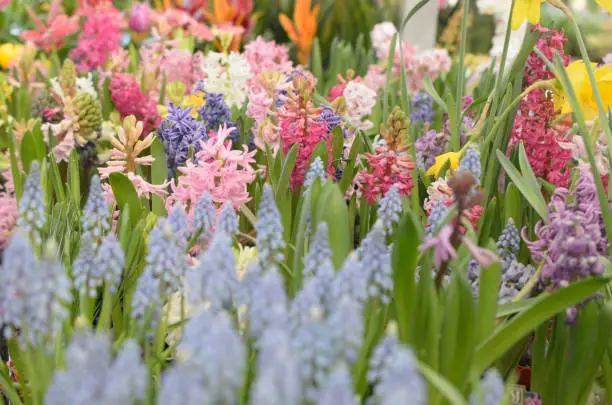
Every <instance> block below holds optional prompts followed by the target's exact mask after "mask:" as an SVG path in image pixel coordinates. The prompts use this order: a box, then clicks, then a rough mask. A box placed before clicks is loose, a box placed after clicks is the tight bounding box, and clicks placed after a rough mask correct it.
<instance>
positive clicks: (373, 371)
mask: <svg viewBox="0 0 612 405" xmlns="http://www.w3.org/2000/svg"><path fill="white" fill-rule="evenodd" d="M399 348H400V343H399V340H398V339H397V324H396V323H395V321H392V322H390V323H389V325H388V326H387V330H386V332H385V336H384V337H383V338H382V339H381V340H380V342H379V343H378V345H377V346H376V348H375V349H374V352H373V353H372V356H371V357H370V367H369V369H368V375H367V377H368V381H369V382H370V383H371V384H377V383H378V382H379V381H380V380H381V379H382V376H383V370H384V369H385V368H386V367H387V364H388V363H389V362H390V361H391V359H392V357H393V356H394V355H395V353H397V351H398V350H399Z"/></svg>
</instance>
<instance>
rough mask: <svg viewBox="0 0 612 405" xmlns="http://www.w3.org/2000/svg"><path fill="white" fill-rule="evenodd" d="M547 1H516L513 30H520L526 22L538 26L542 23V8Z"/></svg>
mask: <svg viewBox="0 0 612 405" xmlns="http://www.w3.org/2000/svg"><path fill="white" fill-rule="evenodd" d="M544 1H545V0H516V2H515V3H514V12H513V13H512V29H513V30H518V29H519V28H521V25H523V22H524V21H525V20H527V21H529V23H530V24H533V25H536V24H538V23H539V22H540V6H541V5H542V3H544Z"/></svg>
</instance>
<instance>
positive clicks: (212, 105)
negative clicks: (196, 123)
mask: <svg viewBox="0 0 612 405" xmlns="http://www.w3.org/2000/svg"><path fill="white" fill-rule="evenodd" d="M205 101H206V103H205V104H204V105H203V106H202V108H200V109H199V110H198V113H199V114H200V117H201V118H202V120H204V121H206V133H207V134H208V133H210V131H217V130H219V127H220V126H222V125H226V126H227V127H228V128H232V127H237V124H236V123H235V122H232V112H231V110H230V109H229V107H228V106H227V104H226V103H225V99H224V97H223V94H221V93H206V97H205ZM239 137H240V131H234V132H232V134H231V135H230V136H229V138H228V139H231V140H232V142H233V143H236V142H238V138H239Z"/></svg>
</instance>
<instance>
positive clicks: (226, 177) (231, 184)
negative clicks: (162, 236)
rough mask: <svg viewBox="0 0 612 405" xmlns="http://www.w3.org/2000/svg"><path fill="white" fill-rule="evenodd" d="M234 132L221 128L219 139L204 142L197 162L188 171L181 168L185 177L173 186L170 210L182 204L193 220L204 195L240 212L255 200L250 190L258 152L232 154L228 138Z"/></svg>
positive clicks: (188, 166) (191, 163)
mask: <svg viewBox="0 0 612 405" xmlns="http://www.w3.org/2000/svg"><path fill="white" fill-rule="evenodd" d="M234 130H235V128H228V127H226V126H223V127H221V128H220V129H219V131H218V132H217V135H216V136H215V137H211V138H210V139H209V140H208V141H206V142H202V150H201V151H199V152H198V153H196V158H197V160H196V162H192V161H188V162H187V164H186V165H185V166H184V167H179V169H178V170H179V171H180V172H181V174H182V175H181V176H179V178H178V181H177V182H176V183H173V184H172V186H171V187H172V193H171V194H170V196H169V197H168V199H167V200H166V207H167V208H168V209H170V208H171V207H172V206H174V204H175V203H180V204H182V206H183V207H184V208H185V210H186V211H187V212H188V214H189V216H190V217H191V216H192V215H193V211H192V207H194V206H195V205H196V203H197V202H198V201H199V200H200V198H201V197H202V194H203V193H204V192H207V193H208V194H210V196H211V198H212V200H213V201H214V202H215V203H217V205H218V206H221V205H222V204H223V203H224V202H230V203H232V204H233V206H234V207H235V208H238V207H240V205H242V204H244V203H246V202H248V201H249V200H250V199H251V197H250V195H249V192H248V191H247V186H248V185H249V184H250V183H251V182H253V180H255V170H254V169H253V167H252V164H253V163H255V159H253V156H254V155H255V153H256V151H253V152H249V151H248V148H247V146H246V145H243V148H244V149H243V150H242V151H240V150H232V141H231V140H228V139H227V138H228V136H229V135H231V133H232V132H233V131H234Z"/></svg>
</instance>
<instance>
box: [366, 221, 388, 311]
mask: <svg viewBox="0 0 612 405" xmlns="http://www.w3.org/2000/svg"><path fill="white" fill-rule="evenodd" d="M357 254H358V255H359V258H360V261H361V265H362V268H363V271H364V273H365V274H367V275H368V280H369V286H368V293H369V296H370V297H378V298H380V299H381V302H382V303H384V304H386V303H388V302H389V301H390V299H391V298H390V293H391V290H392V289H393V279H392V275H393V271H392V268H391V253H390V252H389V249H388V248H387V244H386V241H385V232H384V230H383V228H382V225H381V224H380V222H378V223H377V224H375V225H374V228H373V229H372V230H371V231H370V232H369V233H368V234H367V235H366V237H365V239H364V240H363V242H362V243H361V246H360V247H359V249H358V250H357Z"/></svg>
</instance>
